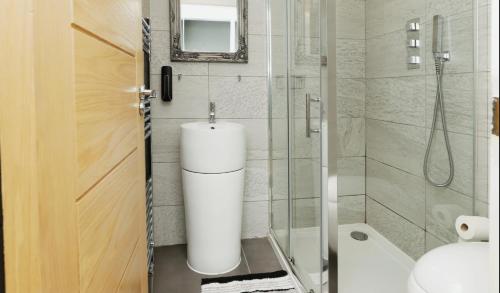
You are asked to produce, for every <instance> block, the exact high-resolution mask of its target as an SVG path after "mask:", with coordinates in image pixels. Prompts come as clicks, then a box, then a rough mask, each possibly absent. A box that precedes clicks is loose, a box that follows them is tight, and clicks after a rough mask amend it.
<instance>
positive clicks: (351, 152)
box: [337, 0, 366, 224]
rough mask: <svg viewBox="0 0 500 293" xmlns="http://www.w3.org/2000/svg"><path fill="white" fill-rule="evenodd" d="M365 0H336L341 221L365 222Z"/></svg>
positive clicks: (344, 222) (345, 222) (343, 222)
mask: <svg viewBox="0 0 500 293" xmlns="http://www.w3.org/2000/svg"><path fill="white" fill-rule="evenodd" d="M365 6H366V1H365V0H337V88H338V90H337V112H338V117H339V118H338V120H339V121H338V130H337V131H338V139H339V140H338V141H339V146H338V149H339V154H338V155H339V160H338V169H339V182H338V188H339V189H338V193H339V221H340V223H341V224H352V223H365V221H366V218H365V205H366V202H365V201H366V198H365V193H366V192H365V162H366V157H365V155H366V152H365V145H366V143H365V141H366V139H365V97H366V81H365V71H366V70H365V61H366V60H365V56H366V53H365V44H366V40H365V36H366V34H365V27H366V23H365Z"/></svg>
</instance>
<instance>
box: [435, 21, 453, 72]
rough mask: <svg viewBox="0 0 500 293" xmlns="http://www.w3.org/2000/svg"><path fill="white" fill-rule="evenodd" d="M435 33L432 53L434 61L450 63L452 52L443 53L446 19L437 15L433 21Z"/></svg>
mask: <svg viewBox="0 0 500 293" xmlns="http://www.w3.org/2000/svg"><path fill="white" fill-rule="evenodd" d="M433 22H434V23H433V29H432V31H433V33H432V53H433V54H434V59H435V60H436V62H438V61H444V62H446V61H450V52H449V51H443V48H444V45H443V37H444V29H443V24H444V18H443V16H441V15H435V16H434V21H433Z"/></svg>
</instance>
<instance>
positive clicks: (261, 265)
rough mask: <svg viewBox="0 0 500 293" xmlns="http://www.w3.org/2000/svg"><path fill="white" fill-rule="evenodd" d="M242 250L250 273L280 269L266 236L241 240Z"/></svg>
mask: <svg viewBox="0 0 500 293" xmlns="http://www.w3.org/2000/svg"><path fill="white" fill-rule="evenodd" d="M243 252H244V253H245V256H246V260H247V262H248V267H249V268H250V272H251V273H252V274H258V273H268V272H274V271H279V270H281V269H282V268H281V265H280V262H279V261H278V258H277V257H276V255H275V254H274V250H273V248H272V246H271V244H270V243H269V240H268V239H267V238H259V239H248V240H243Z"/></svg>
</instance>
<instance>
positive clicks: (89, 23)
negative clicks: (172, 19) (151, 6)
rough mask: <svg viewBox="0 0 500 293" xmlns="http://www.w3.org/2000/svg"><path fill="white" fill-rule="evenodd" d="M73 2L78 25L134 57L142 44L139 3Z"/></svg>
mask: <svg viewBox="0 0 500 293" xmlns="http://www.w3.org/2000/svg"><path fill="white" fill-rule="evenodd" d="M73 3H74V12H73V13H74V16H73V17H74V19H73V22H74V24H75V25H77V26H79V27H81V28H83V29H85V30H87V31H89V32H91V33H93V34H95V35H97V36H99V37H101V38H103V39H105V40H106V41H108V42H110V43H112V44H113V45H115V46H117V47H119V48H121V49H122V50H124V51H127V52H129V53H130V54H131V55H134V54H135V52H136V51H137V48H138V47H140V45H139V44H141V43H140V40H141V37H140V35H141V31H140V26H138V25H137V21H135V20H140V17H141V4H140V3H141V1H140V0H74V2H73ZM165 13H167V12H165ZM131 20H134V21H131Z"/></svg>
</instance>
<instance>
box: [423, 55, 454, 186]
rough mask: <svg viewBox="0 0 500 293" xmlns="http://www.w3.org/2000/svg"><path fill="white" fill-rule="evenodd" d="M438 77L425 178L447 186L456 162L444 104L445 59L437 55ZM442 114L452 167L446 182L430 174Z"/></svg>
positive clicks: (435, 184)
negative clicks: (438, 180)
mask: <svg viewBox="0 0 500 293" xmlns="http://www.w3.org/2000/svg"><path fill="white" fill-rule="evenodd" d="M435 59H436V78H437V94H436V104H435V106H434V118H433V120H432V128H431V133H430V137H429V142H428V144H427V151H426V153H425V160H424V175H425V179H427V181H429V183H430V184H432V185H433V186H435V187H447V186H450V185H451V183H452V182H453V179H454V177H455V163H454V161H453V153H452V150H451V144H450V136H449V134H448V125H447V121H446V111H445V106H444V93H443V73H444V64H445V60H443V59H441V58H439V57H436V58H435ZM439 114H441V122H442V124H443V133H444V140H445V143H446V151H447V154H448V163H449V167H450V173H449V176H448V179H447V180H446V181H445V182H436V181H434V180H433V179H432V178H431V176H430V174H429V158H430V155H431V150H432V143H433V142H434V137H435V136H436V130H437V122H438V116H439Z"/></svg>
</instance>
